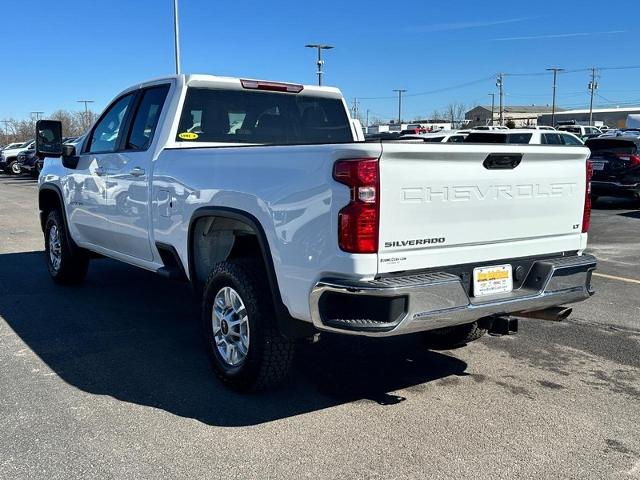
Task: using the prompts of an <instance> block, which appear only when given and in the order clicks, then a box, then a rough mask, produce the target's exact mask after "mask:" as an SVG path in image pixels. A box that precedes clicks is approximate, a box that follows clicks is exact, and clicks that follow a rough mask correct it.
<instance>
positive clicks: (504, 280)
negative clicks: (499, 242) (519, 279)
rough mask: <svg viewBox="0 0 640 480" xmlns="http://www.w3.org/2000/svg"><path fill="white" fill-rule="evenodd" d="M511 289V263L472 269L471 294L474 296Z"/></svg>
mask: <svg viewBox="0 0 640 480" xmlns="http://www.w3.org/2000/svg"><path fill="white" fill-rule="evenodd" d="M512 290H513V272H512V270H511V265H495V266H493V267H478V268H474V269H473V294H474V296H476V297H481V296H484V295H496V294H498V293H506V292H510V291H512Z"/></svg>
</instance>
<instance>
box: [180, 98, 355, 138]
mask: <svg viewBox="0 0 640 480" xmlns="http://www.w3.org/2000/svg"><path fill="white" fill-rule="evenodd" d="M176 141H178V142H219V143H240V144H242V143H246V144H277V145H296V144H314V143H348V142H352V141H353V134H352V131H351V125H350V122H349V118H348V116H347V114H346V111H345V108H344V103H343V102H342V99H340V98H327V97H320V96H312V95H301V94H290V93H276V92H267V91H246V90H221V89H213V88H201V87H189V89H188V90H187V95H186V99H185V103H184V107H183V110H182V114H181V117H180V123H179V126H178V132H177V135H176Z"/></svg>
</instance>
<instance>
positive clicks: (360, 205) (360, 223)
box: [333, 158, 380, 253]
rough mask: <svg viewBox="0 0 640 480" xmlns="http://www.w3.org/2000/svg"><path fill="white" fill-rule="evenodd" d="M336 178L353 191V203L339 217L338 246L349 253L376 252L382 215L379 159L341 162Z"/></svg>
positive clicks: (336, 171)
mask: <svg viewBox="0 0 640 480" xmlns="http://www.w3.org/2000/svg"><path fill="white" fill-rule="evenodd" d="M333 178H334V179H335V180H336V181H337V182H340V183H343V184H344V185H347V186H348V187H349V189H350V191H351V197H350V202H349V204H348V205H347V206H346V207H344V208H343V209H342V210H340V213H339V214H338V244H339V245H340V249H342V250H344V251H345V252H349V253H376V252H377V251H378V225H379V216H380V173H379V169H378V159H376V158H355V159H348V160H338V161H337V162H336V163H335V165H334V166H333Z"/></svg>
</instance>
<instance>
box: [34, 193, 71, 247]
mask: <svg viewBox="0 0 640 480" xmlns="http://www.w3.org/2000/svg"><path fill="white" fill-rule="evenodd" d="M44 190H48V191H52V192H54V193H55V194H56V196H57V197H58V205H59V207H60V213H61V214H62V215H61V216H62V223H63V224H64V235H65V238H66V240H67V244H68V245H69V246H70V247H71V249H72V250H75V249H76V248H78V246H77V245H76V242H74V240H73V238H71V232H70V231H69V225H68V222H67V210H66V208H65V207H64V200H63V198H64V197H63V196H62V191H61V190H60V187H58V186H57V185H53V184H51V183H44V184H42V185H41V186H40V189H39V190H38V208H40V197H41V194H42V192H43V191H44ZM46 222H47V216H46V215H45V212H43V211H42V210H41V209H40V226H41V227H42V231H43V232H44V229H45V226H46Z"/></svg>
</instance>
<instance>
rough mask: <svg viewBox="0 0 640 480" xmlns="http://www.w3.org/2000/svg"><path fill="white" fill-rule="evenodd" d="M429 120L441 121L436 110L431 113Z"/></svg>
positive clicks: (440, 115)
mask: <svg viewBox="0 0 640 480" xmlns="http://www.w3.org/2000/svg"><path fill="white" fill-rule="evenodd" d="M429 120H442V114H441V113H440V112H439V111H438V110H434V111H433V112H431V117H430V118H429Z"/></svg>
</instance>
